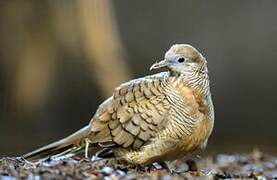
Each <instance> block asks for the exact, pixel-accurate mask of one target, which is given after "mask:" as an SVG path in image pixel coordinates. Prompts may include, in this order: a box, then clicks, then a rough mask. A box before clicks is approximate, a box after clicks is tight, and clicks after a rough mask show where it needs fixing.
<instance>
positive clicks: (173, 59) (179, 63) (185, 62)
mask: <svg viewBox="0 0 277 180" xmlns="http://www.w3.org/2000/svg"><path fill="white" fill-rule="evenodd" d="M162 67H165V68H167V69H169V70H170V71H171V72H172V73H177V74H188V73H193V72H197V71H207V67H206V59H205V58H204V57H203V56H202V54H201V53H199V52H198V51H197V50H196V49H195V48H194V47H192V46H191V45H189V44H175V45H173V46H171V48H170V49H169V50H168V51H167V52H166V53H165V57H164V60H162V61H160V62H157V63H155V64H153V65H152V66H151V68H150V70H152V69H159V68H162Z"/></svg>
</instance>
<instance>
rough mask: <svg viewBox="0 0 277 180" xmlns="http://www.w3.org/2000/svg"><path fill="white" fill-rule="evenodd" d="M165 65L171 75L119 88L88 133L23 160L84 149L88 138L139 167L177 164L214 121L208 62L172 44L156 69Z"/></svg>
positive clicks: (204, 141) (202, 143) (204, 140)
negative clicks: (169, 163)
mask: <svg viewBox="0 0 277 180" xmlns="http://www.w3.org/2000/svg"><path fill="white" fill-rule="evenodd" d="M180 58H181V59H180ZM182 58H183V59H182ZM161 67H165V68H167V69H168V71H167V72H162V73H158V74H154V75H150V76H146V77H143V78H139V79H135V80H131V81H129V82H127V83H124V84H122V85H120V86H119V87H118V88H116V89H115V91H114V94H113V96H111V97H110V98H108V99H107V100H106V101H105V102H103V103H102V104H101V105H100V106H99V108H98V110H97V112H96V113H95V115H94V116H93V118H92V120H91V122H90V123H89V125H88V126H87V127H85V128H84V129H82V130H80V131H78V132H77V133H75V134H73V135H71V136H69V137H68V138H65V139H63V140H61V141H58V142H57V143H54V144H50V145H49V146H46V147H44V148H41V149H39V150H37V151H34V152H32V153H29V154H27V155H25V157H26V158H29V157H34V155H35V156H37V155H39V154H41V152H44V153H45V152H51V153H46V154H48V155H53V154H55V153H56V152H59V151H58V150H59V149H62V148H65V149H66V147H68V148H72V147H78V146H80V147H81V146H82V145H83V144H84V143H83V142H84V139H89V140H90V143H91V144H92V146H95V147H97V149H101V148H110V149H112V150H113V152H114V154H115V155H116V156H119V157H122V158H124V159H125V160H127V161H129V162H131V163H135V164H150V163H153V162H161V161H165V160H174V159H176V158H179V157H182V156H185V155H188V154H190V153H192V152H194V151H195V150H198V149H203V148H204V147H205V146H206V144H207V140H208V138H209V136H210V134H211V132H212V129H213V123H214V110H213V103H212V99H211V94H210V88H209V78H208V71H207V67H206V60H205V58H204V57H203V56H202V55H201V54H200V53H199V52H198V51H197V50H196V49H195V48H193V47H192V46H190V45H185V44H180V45H174V46H172V47H171V48H170V49H169V51H168V52H167V53H166V54H165V60H164V61H161V62H160V63H156V64H154V65H153V66H152V69H158V68H161Z"/></svg>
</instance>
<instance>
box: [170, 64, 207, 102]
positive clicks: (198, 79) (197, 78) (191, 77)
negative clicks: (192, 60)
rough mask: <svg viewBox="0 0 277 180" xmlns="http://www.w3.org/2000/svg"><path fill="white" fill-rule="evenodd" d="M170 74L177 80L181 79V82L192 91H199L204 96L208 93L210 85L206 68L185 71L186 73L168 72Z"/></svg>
mask: <svg viewBox="0 0 277 180" xmlns="http://www.w3.org/2000/svg"><path fill="white" fill-rule="evenodd" d="M170 76H171V77H173V78H174V79H176V80H178V81H181V82H182V83H185V84H186V85H187V86H189V87H190V88H192V89H193V90H194V91H198V92H200V93H201V94H203V95H204V96H205V97H206V96H208V95H209V92H210V85H209V76H208V71H207V69H206V68H205V69H202V70H197V71H192V72H187V73H186V74H183V73H182V74H180V73H175V72H170Z"/></svg>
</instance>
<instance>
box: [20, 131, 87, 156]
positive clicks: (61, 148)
mask: <svg viewBox="0 0 277 180" xmlns="http://www.w3.org/2000/svg"><path fill="white" fill-rule="evenodd" d="M89 133H90V128H89V126H86V127H84V128H82V129H80V130H79V131H77V132H75V133H74V134H72V135H70V136H68V137H66V138H64V139H62V140H59V141H57V142H54V143H52V144H49V145H47V146H44V147H42V148H39V149H37V150H35V151H33V152H30V153H27V154H25V155H23V158H25V159H27V160H30V161H34V160H40V159H46V158H48V157H53V156H55V157H56V156H63V155H65V154H76V153H77V152H78V151H79V150H81V149H83V147H84V146H86V151H87V145H85V144H84V143H87V142H88V141H86V139H87V138H88V135H89ZM86 153H87V152H86Z"/></svg>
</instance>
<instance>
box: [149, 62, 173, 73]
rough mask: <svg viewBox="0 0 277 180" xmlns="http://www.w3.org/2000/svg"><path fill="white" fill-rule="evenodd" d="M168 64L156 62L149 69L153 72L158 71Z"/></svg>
mask: <svg viewBox="0 0 277 180" xmlns="http://www.w3.org/2000/svg"><path fill="white" fill-rule="evenodd" d="M168 64H169V63H168V61H167V60H162V61H160V62H156V63H155V64H153V65H152V66H151V67H150V71H151V70H153V69H159V68H162V67H165V66H167V65H168Z"/></svg>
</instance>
